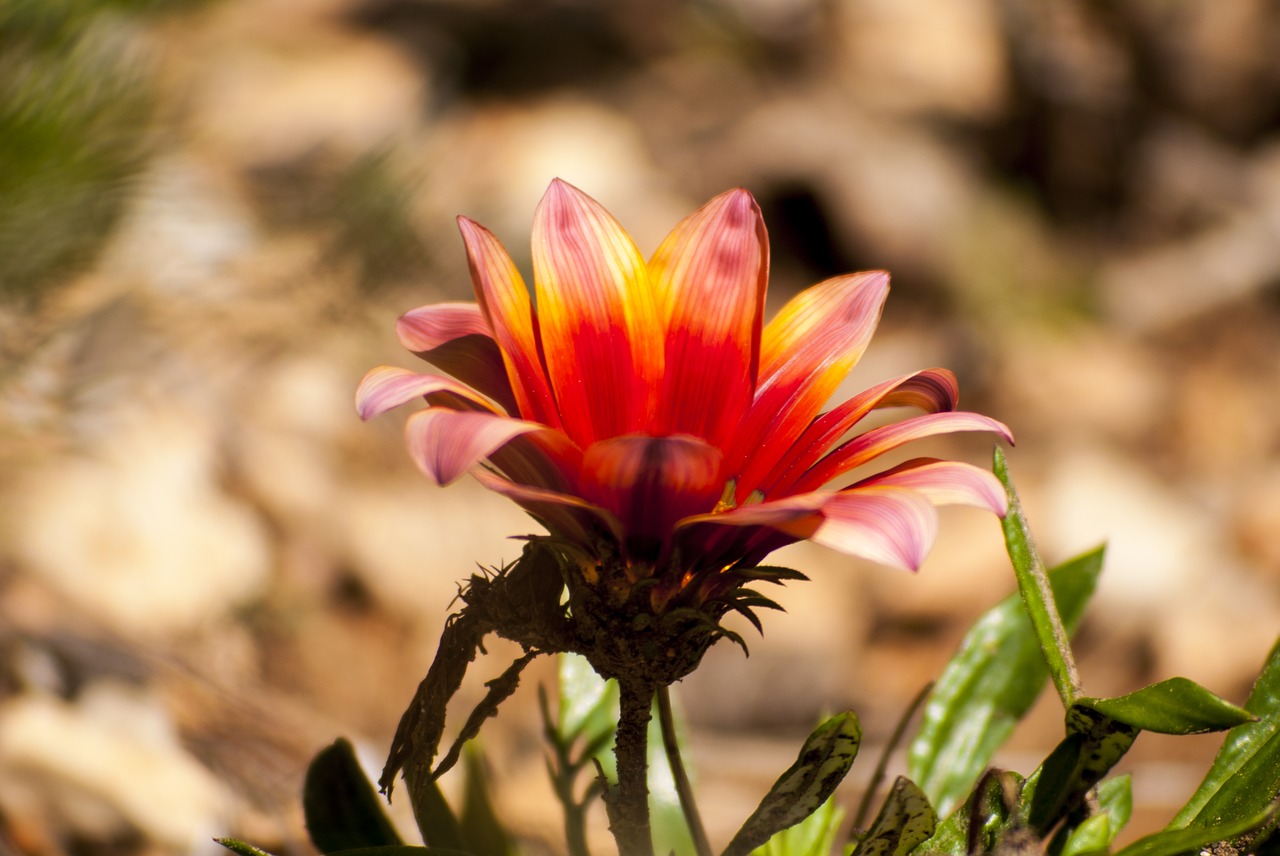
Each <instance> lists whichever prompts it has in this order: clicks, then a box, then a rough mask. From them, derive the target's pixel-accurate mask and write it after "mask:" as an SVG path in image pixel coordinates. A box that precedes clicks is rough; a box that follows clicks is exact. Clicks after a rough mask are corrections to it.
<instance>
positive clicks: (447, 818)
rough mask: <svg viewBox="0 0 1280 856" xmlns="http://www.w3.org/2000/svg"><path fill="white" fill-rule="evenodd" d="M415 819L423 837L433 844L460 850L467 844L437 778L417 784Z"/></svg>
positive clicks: (445, 848) (429, 843)
mask: <svg viewBox="0 0 1280 856" xmlns="http://www.w3.org/2000/svg"><path fill="white" fill-rule="evenodd" d="M413 819H414V821H415V822H416V823H417V824H418V831H419V832H421V833H422V840H423V841H425V842H426V843H427V844H428V845H429V846H430V847H432V848H435V849H444V850H459V851H461V850H464V849H465V848H466V840H465V839H464V838H463V837H462V827H461V826H460V825H459V824H458V819H457V817H455V816H454V814H453V809H451V808H449V803H448V802H447V801H446V800H445V798H444V793H443V792H441V790H440V785H439V783H437V782H436V780H435V779H432V778H429V777H428V778H427V779H426V780H425V781H423V782H419V783H418V784H417V785H416V786H415V787H414V799H413Z"/></svg>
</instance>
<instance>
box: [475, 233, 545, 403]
mask: <svg viewBox="0 0 1280 856" xmlns="http://www.w3.org/2000/svg"><path fill="white" fill-rule="evenodd" d="M458 229H459V231H461V232H462V241H463V243H464V244H465V245H466V248H467V263H468V264H469V265H470V268H471V282H472V284H473V285H474V286H475V291H476V300H477V301H478V303H479V311H480V312H481V313H482V316H483V318H484V319H485V321H486V322H487V324H488V326H489V328H490V330H491V331H492V334H493V337H494V340H495V341H496V342H497V344H498V349H499V351H500V352H501V355H502V361H503V363H504V364H505V366H506V371H507V377H508V378H509V380H510V385H511V389H512V391H513V393H514V397H515V400H516V404H517V408H518V409H517V410H513V411H512V413H517V412H518V413H519V414H520V415H521V416H523V417H524V418H525V419H532V420H533V421H535V422H542V423H543V424H545V425H550V426H551V427H553V428H558V427H560V415H559V413H558V412H557V410H556V403H555V396H553V395H552V393H551V386H550V384H549V383H548V382H547V374H546V371H545V370H544V369H543V366H542V357H541V354H540V352H539V350H538V334H537V329H536V319H535V318H534V315H533V307H532V306H531V305H530V303H529V291H528V289H526V288H525V284H524V280H523V279H522V278H521V277H520V271H518V270H517V269H516V266H515V263H514V262H512V261H511V256H509V255H507V251H506V250H505V249H503V247H502V244H501V243H499V241H498V239H497V238H495V237H494V236H493V233H492V232H490V231H489V230H488V229H486V228H484V227H483V226H481V225H480V224H478V223H475V222H473V221H471V220H468V219H467V218H466V217H459V218H458Z"/></svg>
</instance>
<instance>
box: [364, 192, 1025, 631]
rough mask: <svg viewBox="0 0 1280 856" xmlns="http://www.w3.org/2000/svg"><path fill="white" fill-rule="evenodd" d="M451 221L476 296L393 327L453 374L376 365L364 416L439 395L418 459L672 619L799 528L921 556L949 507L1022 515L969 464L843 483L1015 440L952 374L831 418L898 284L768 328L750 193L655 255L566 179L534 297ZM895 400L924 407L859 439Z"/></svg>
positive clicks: (903, 563)
mask: <svg viewBox="0 0 1280 856" xmlns="http://www.w3.org/2000/svg"><path fill="white" fill-rule="evenodd" d="M458 223H459V227H460V229H461V232H462V238H463V242H464V244H465V246H466V252H467V258H468V261H469V263H470V270H471V278H472V281H473V284H474V286H475V294H476V302H475V303H442V304H436V305H432V306H424V307H421V308H419V309H414V310H412V311H410V312H408V313H407V314H405V315H404V316H403V317H401V318H400V320H399V322H398V324H397V333H398V334H399V338H400V341H401V342H402V343H403V344H404V345H405V347H406V348H408V349H409V350H410V351H412V352H413V353H415V354H417V355H418V356H419V357H422V358H423V359H425V360H427V361H429V362H430V363H432V364H433V365H435V366H436V367H438V368H439V369H441V370H443V371H444V372H446V373H447V374H448V375H449V376H445V375H439V374H420V373H415V372H410V371H407V370H405V369H401V368H395V367H390V366H382V367H379V368H375V369H373V370H372V371H370V372H369V373H368V374H367V375H366V376H365V378H364V380H363V381H362V382H361V384H360V387H359V390H358V392H357V395H356V400H357V409H358V411H359V413H360V415H361V417H363V418H365V419H368V418H371V417H373V416H376V415H378V414H381V413H384V412H385V411H387V410H389V409H391V408H393V407H396V406H398V405H400V404H404V403H406V402H408V401H411V400H413V399H415V398H419V397H424V398H425V399H426V401H427V403H428V405H429V406H428V407H427V408H426V409H424V410H421V411H419V412H418V413H416V414H414V415H413V416H411V417H410V418H409V420H408V424H407V427H406V436H407V442H408V447H409V451H410V453H411V455H412V457H413V459H414V461H415V462H416V463H417V465H418V467H419V468H420V469H421V470H422V471H423V472H424V473H426V474H427V475H428V476H430V477H431V478H433V479H435V480H436V481H437V482H438V483H440V484H442V485H443V484H448V483H449V482H452V481H453V480H455V479H457V478H458V477H459V476H461V475H462V474H464V473H468V472H470V473H472V474H473V475H474V476H475V477H476V478H477V479H479V480H480V482H481V483H482V484H483V485H484V486H485V487H487V488H489V489H491V490H493V491H496V492H497V493H500V494H502V495H504V496H506V497H508V498H510V499H512V500H514V501H515V502H516V503H518V504H519V505H521V506H522V507H523V508H524V509H525V510H526V511H528V512H529V514H531V515H532V516H533V517H534V518H536V519H537V520H538V521H540V522H541V523H542V524H543V525H544V526H545V527H546V528H547V529H548V530H549V532H550V533H551V536H552V537H553V538H554V539H556V540H557V541H558V542H559V543H561V544H564V545H568V549H570V550H571V551H572V552H573V553H574V555H575V556H577V557H578V560H579V563H580V571H581V575H582V579H583V580H584V581H585V582H586V583H587V584H588V585H609V586H613V587H619V586H620V587H621V591H620V593H619V594H618V599H619V600H620V599H623V598H625V597H626V596H627V594H628V592H629V591H630V588H631V587H633V586H634V585H635V584H636V583H638V582H639V581H641V580H652V581H653V582H652V583H651V584H649V585H648V586H646V589H647V590H648V591H649V592H650V597H649V601H650V603H651V605H652V607H653V609H654V611H655V612H662V611H663V610H664V609H666V608H668V607H669V606H670V605H671V604H672V603H674V602H676V599H677V598H679V603H681V604H689V605H693V606H695V607H696V606H698V605H700V604H701V603H702V602H703V601H705V600H706V599H707V598H708V597H714V596H715V595H716V594H718V593H719V594H722V593H723V592H724V591H726V590H727V589H729V588H732V587H735V586H737V585H740V584H741V583H742V580H743V577H742V576H741V575H740V574H737V573H736V572H737V571H738V570H740V569H747V568H750V567H752V566H755V565H758V563H759V562H760V560H761V559H763V558H764V557H765V556H766V555H767V554H768V553H769V552H771V551H772V550H775V549H777V548H779V547H781V546H784V545H785V544H788V543H791V542H794V541H798V540H803V539H808V540H811V541H814V542H816V543H819V544H823V545H826V546H827V547H830V548H833V549H835V550H838V551H841V552H843V553H847V554H851V555H855V556H861V557H864V558H867V559H871V560H874V561H876V562H880V563H883V564H887V565H894V566H900V567H905V568H911V569H914V568H916V567H918V566H919V564H920V563H921V562H922V561H923V559H924V557H925V555H926V553H927V552H928V550H929V549H930V547H931V546H932V543H933V541H934V537H935V535H936V531H937V513H936V510H935V505H938V504H946V503H962V504H968V505H974V506H978V507H980V508H986V509H989V510H990V511H992V512H994V513H996V514H998V515H1003V514H1004V513H1005V511H1006V498H1005V494H1004V491H1003V489H1002V488H1001V486H1000V484H999V482H997V481H996V479H995V478H994V477H993V476H992V474H991V473H989V472H987V471H985V470H982V469H979V468H978V467H975V466H972V465H970V464H966V463H961V462H955V461H944V460H937V459H932V458H917V459H914V460H910V461H907V462H906V463H903V464H900V465H898V466H895V467H892V468H891V469H887V470H885V471H883V472H879V473H875V474H872V475H860V476H859V477H857V478H856V480H855V481H854V482H853V483H852V484H847V485H843V486H841V487H838V488H832V487H829V485H830V484H831V483H833V482H836V481H837V480H839V479H841V478H842V477H844V478H849V477H850V476H849V474H850V473H851V472H852V471H854V470H855V469H858V468H861V467H863V465H865V464H867V463H868V462H871V461H873V460H875V459H876V458H878V457H880V456H881V455H883V454H885V453H886V452H890V451H892V450H895V449H898V448H899V447H900V446H902V445H904V444H906V443H908V442H910V441H913V440H917V439H920V438H924V437H929V436H934V435H938V434H945V433H951V432H958V431H989V432H993V433H995V434H996V435H998V436H1000V437H1003V438H1005V439H1006V440H1011V435H1010V433H1009V430H1008V429H1007V428H1006V427H1005V426H1004V425H1002V424H1001V423H999V422H997V421H995V420H993V419H990V418H988V417H986V416H982V415H979V414H976V413H966V412H960V411H957V410H956V405H957V394H958V389H957V384H956V379H955V376H954V375H953V374H952V373H951V372H949V371H947V370H945V369H928V370H924V371H919V372H916V373H913V374H909V375H905V376H903V377H898V378H895V379H892V380H888V381H885V382H883V383H880V384H878V385H876V386H874V387H872V388H870V389H868V390H866V391H864V392H861V393H859V394H857V395H855V396H854V397H853V398H851V399H849V400H848V401H845V402H844V403H842V404H839V405H838V406H835V407H832V408H831V409H829V410H826V411H825V412H824V411H823V407H824V405H825V404H826V403H827V401H828V399H829V398H830V397H831V396H832V394H833V393H834V392H835V391H836V388H837V386H838V384H839V383H840V382H841V381H842V380H843V379H844V377H845V376H846V374H847V373H848V372H849V370H850V369H852V368H853V366H854V364H855V363H857V361H858V359H859V358H860V356H861V355H862V353H863V351H864V350H865V349H866V347H867V345H868V343H869V342H870V339H871V336H872V333H873V332H874V330H875V327H876V324H877V322H878V320H879V316H880V312H881V308H882V306H883V304H884V301H885V298H886V295H887V294H888V288H889V275H888V274H887V273H885V272H883V271H871V272H865V273H855V274H850V275H847V276H838V277H834V278H832V279H829V280H826V281H825V282H822V283H820V284H818V285H815V286H813V287H811V288H809V289H807V290H806V291H804V292H802V293H800V294H799V295H798V296H796V297H795V298H794V299H792V300H791V301H790V302H789V303H787V304H786V305H785V306H784V307H783V308H782V310H781V311H780V312H779V313H778V314H777V315H776V316H775V317H774V318H773V319H772V320H771V321H770V322H769V323H768V324H767V325H766V324H764V318H763V315H764V302H765V289H766V286H767V281H768V271H769V246H768V237H767V234H766V232H765V227H764V222H763V219H762V217H761V214H760V209H759V207H758V206H757V204H756V202H755V200H754V199H753V198H752V196H751V194H750V193H748V192H747V191H746V190H742V189H736V190H731V191H728V192H726V193H722V194H721V195H719V196H717V197H715V198H714V199H712V200H711V201H710V202H708V203H707V204H706V205H704V206H703V207H702V208H700V209H699V210H697V211H696V212H694V213H693V214H691V215H690V216H689V217H687V218H685V219H684V220H683V221H682V222H681V223H680V224H679V225H677V226H676V228H675V229H674V230H673V231H672V232H671V234H670V235H668V236H667V237H666V239H665V240H664V241H663V242H662V244H661V245H660V246H659V247H658V249H657V251H656V252H655V253H654V254H653V256H652V257H651V258H650V259H649V260H648V261H647V262H646V261H645V260H644V258H643V257H642V256H641V255H640V252H639V251H638V250H637V248H636V246H635V244H634V243H633V242H632V240H631V238H630V237H629V236H628V235H627V233H626V232H625V231H624V230H623V229H622V227H621V226H620V225H619V224H618V223H617V221H615V220H614V219H613V217H612V216H611V215H610V214H609V213H608V212H607V211H605V209H604V208H603V207H602V206H601V205H600V204H599V203H597V202H596V201H595V200H594V199H592V198H590V197H589V196H587V195H586V194H584V193H583V192H581V191H580V190H578V189H577V188H574V187H572V186H571V185H569V184H567V183H565V182H564V181H561V180H558V179H557V180H556V181H553V182H552V183H551V186H550V188H549V189H548V190H547V192H546V194H545V196H544V197H543V199H542V201H541V202H540V203H539V205H538V208H537V211H536V213H535V215H534V223H533V276H534V280H533V281H534V289H533V298H532V300H531V299H530V295H529V292H528V290H527V289H526V287H525V284H524V281H523V280H522V278H521V276H520V273H519V272H518V271H517V269H516V266H515V264H514V263H513V262H512V260H511V258H510V257H509V256H508V254H507V253H506V251H505V250H504V249H503V247H502V245H501V244H500V243H499V242H498V240H497V239H496V238H495V237H494V236H493V234H492V233H490V232H489V231H488V230H486V229H485V228H484V227H482V226H480V225H479V224H477V223H475V222H473V221H471V220H469V219H467V218H465V217H460V218H459V219H458ZM900 406H912V407H916V408H919V409H921V410H923V411H924V413H923V414H922V415H916V416H913V417H911V418H907V419H903V420H902V421H899V422H895V423H891V424H887V425H883V426H880V427H875V428H872V429H870V430H867V431H864V432H863V433H860V434H855V435H853V436H852V437H848V436H847V435H849V432H850V431H851V430H852V429H854V428H855V427H856V426H857V425H858V424H859V422H860V421H861V420H862V419H863V418H864V417H865V416H867V414H869V413H870V412H871V411H872V410H876V409H880V408H886V407H900ZM610 568H613V569H614V570H615V571H616V572H615V573H612V574H611V573H610ZM606 577H607V579H606Z"/></svg>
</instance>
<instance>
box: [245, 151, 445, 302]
mask: <svg viewBox="0 0 1280 856" xmlns="http://www.w3.org/2000/svg"><path fill="white" fill-rule="evenodd" d="M253 179H254V181H253V186H254V189H255V197H256V201H257V204H258V205H259V207H260V208H261V210H262V213H263V215H264V217H265V218H266V220H267V221H268V222H269V223H271V224H273V225H276V226H280V227H283V228H286V229H291V228H301V229H318V230H320V232H321V233H322V234H324V235H325V236H326V237H325V255H324V262H325V263H326V264H328V265H350V266H351V269H352V273H353V276H354V278H355V281H356V283H357V285H358V286H359V288H360V289H361V291H363V292H364V293H366V294H376V293H378V292H380V291H382V290H384V289H385V288H387V287H389V286H391V285H394V284H395V283H397V282H403V281H406V280H409V279H411V278H413V277H415V276H418V275H420V274H421V271H422V269H423V267H424V266H425V265H426V264H427V263H428V261H429V260H430V251H429V250H428V248H427V245H426V243H425V242H424V241H423V239H422V237H421V235H420V234H419V233H418V231H417V230H416V229H415V227H414V225H413V220H412V212H411V205H412V201H413V198H414V196H415V194H416V193H418V191H419V190H420V184H421V179H420V177H419V176H418V175H416V174H414V173H413V172H412V171H411V170H409V169H406V168H405V167H404V165H403V164H402V163H401V162H400V160H399V159H398V158H397V155H396V152H395V150H394V149H393V148H389V147H380V148H375V149H373V150H371V151H368V152H365V153H363V154H361V155H360V156H358V157H356V158H354V159H352V160H343V161H337V160H336V159H334V158H331V157H328V156H326V154H325V153H323V152H322V153H317V154H315V155H313V156H310V157H306V158H302V159H300V160H299V161H296V162H289V163H286V164H279V165H273V166H271V167H267V168H262V169H259V170H257V171H256V173H255V174H254V175H253Z"/></svg>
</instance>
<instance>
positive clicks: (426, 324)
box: [396, 303, 519, 414]
mask: <svg viewBox="0 0 1280 856" xmlns="http://www.w3.org/2000/svg"><path fill="white" fill-rule="evenodd" d="M396 335H397V336H399V338H400V344H402V345H404V346H405V348H407V349H408V350H410V351H412V352H413V353H414V354H416V355H417V356H419V357H421V358H422V359H424V360H426V361H427V362H429V363H431V364H432V365H435V366H437V367H439V368H441V369H443V370H444V371H446V372H448V373H449V374H451V375H453V376H454V377H456V378H457V379H458V380H460V381H462V382H463V383H465V384H467V385H468V386H470V387H472V388H474V389H476V390H478V391H480V392H482V393H484V394H485V395H487V396H489V397H490V398H492V399H493V400H494V401H496V402H498V404H500V405H502V407H503V408H504V409H505V410H506V411H507V412H508V413H511V414H516V413H518V412H519V411H518V410H517V409H516V399H515V396H514V395H513V393H512V390H511V384H510V383H509V382H508V381H507V373H506V370H505V368H504V367H503V364H502V354H501V352H500V351H499V350H498V344H497V342H495V341H494V340H493V336H492V334H491V330H490V327H489V323H488V322H487V321H485V319H484V316H483V315H482V314H481V312H480V307H478V306H476V305H475V304H474V303H438V304H435V305H434V306H420V307H418V308H417V309H411V310H409V311H408V312H406V313H405V314H404V315H401V316H400V318H399V320H397V321H396Z"/></svg>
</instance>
